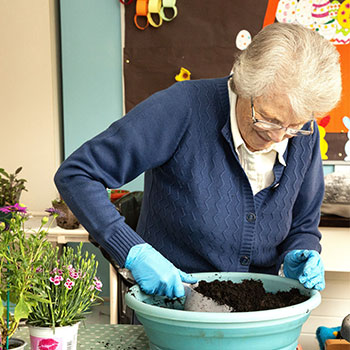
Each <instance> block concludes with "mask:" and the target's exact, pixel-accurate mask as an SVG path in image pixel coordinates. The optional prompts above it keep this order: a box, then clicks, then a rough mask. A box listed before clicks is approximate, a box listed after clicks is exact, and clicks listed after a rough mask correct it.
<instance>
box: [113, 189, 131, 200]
mask: <svg viewBox="0 0 350 350" xmlns="http://www.w3.org/2000/svg"><path fill="white" fill-rule="evenodd" d="M108 192H109V196H110V199H111V201H112V202H114V201H115V200H117V199H119V198H122V197H123V196H125V195H126V194H128V193H130V191H127V190H109V191H108Z"/></svg>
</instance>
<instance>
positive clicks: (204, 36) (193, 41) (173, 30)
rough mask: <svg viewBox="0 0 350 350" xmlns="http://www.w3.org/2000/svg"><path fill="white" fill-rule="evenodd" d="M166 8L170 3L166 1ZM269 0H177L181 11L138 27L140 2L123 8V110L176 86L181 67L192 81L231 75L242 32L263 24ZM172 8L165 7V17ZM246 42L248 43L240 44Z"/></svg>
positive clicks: (250, 32) (164, 2)
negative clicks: (160, 22)
mask: <svg viewBox="0 0 350 350" xmlns="http://www.w3.org/2000/svg"><path fill="white" fill-rule="evenodd" d="M162 5H163V7H164V6H166V5H169V2H166V1H165V0H163V2H162ZM267 5H268V0H245V1H238V0H230V1H221V2H220V4H219V3H218V2H217V1H213V0H208V1H203V0H178V1H177V2H176V7H177V10H178V15H177V16H176V17H175V18H174V19H173V20H172V21H169V22H167V23H163V25H162V26H160V27H159V28H154V27H152V26H148V28H147V29H146V30H139V29H138V28H136V26H135V24H134V21H133V19H134V16H135V10H136V4H135V2H133V3H132V4H131V5H129V6H126V7H125V40H124V42H125V47H124V91H125V100H124V101H125V110H126V111H129V110H130V109H131V108H132V107H133V106H135V105H136V104H137V103H139V102H141V101H142V100H144V99H146V98H147V97H148V96H150V95H151V94H153V93H154V92H156V91H159V90H162V89H165V88H167V87H169V86H170V85H172V84H174V82H175V81H174V77H175V76H176V75H177V74H179V70H180V68H181V67H184V68H186V69H187V70H188V71H190V72H191V79H201V78H217V77H223V76H227V75H229V74H230V71H231V68H232V64H233V61H234V56H235V54H236V53H238V52H240V49H239V48H238V47H237V46H236V38H237V35H238V33H239V32H241V31H243V30H245V31H247V32H249V34H250V36H253V35H255V34H256V33H257V32H258V31H259V30H260V29H261V28H262V26H263V23H264V17H265V13H266V9H267ZM171 11H172V10H171V9H165V13H166V15H167V17H169V18H170V17H171V16H172V12H171ZM242 45H244V44H242Z"/></svg>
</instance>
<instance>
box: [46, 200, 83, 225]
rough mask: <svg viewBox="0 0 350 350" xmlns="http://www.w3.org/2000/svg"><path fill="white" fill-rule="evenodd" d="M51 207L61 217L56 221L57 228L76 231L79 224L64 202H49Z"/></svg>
mask: <svg viewBox="0 0 350 350" xmlns="http://www.w3.org/2000/svg"><path fill="white" fill-rule="evenodd" d="M51 204H52V206H53V207H54V208H55V209H57V210H59V211H60V213H61V215H60V216H59V217H58V218H57V219H56V222H57V226H59V227H61V228H64V229H70V230H72V229H76V228H78V227H79V225H80V223H79V221H78V219H77V218H76V217H75V215H74V214H73V213H72V211H71V210H70V209H69V207H68V205H67V204H66V202H65V201H64V200H63V199H62V198H59V199H55V200H53V201H52V202H51Z"/></svg>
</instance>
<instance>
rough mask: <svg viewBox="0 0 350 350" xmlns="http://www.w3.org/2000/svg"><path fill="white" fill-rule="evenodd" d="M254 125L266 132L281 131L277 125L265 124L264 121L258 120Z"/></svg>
mask: <svg viewBox="0 0 350 350" xmlns="http://www.w3.org/2000/svg"><path fill="white" fill-rule="evenodd" d="M254 125H255V126H256V127H257V128H259V129H264V130H281V127H280V126H279V125H277V124H273V123H269V122H265V121H263V120H258V121H257V122H256V123H254Z"/></svg>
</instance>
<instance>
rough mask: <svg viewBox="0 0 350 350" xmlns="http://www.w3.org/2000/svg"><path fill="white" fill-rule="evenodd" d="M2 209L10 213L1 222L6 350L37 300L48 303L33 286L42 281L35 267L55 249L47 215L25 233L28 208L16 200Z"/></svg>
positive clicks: (1, 344) (0, 336)
mask: <svg viewBox="0 0 350 350" xmlns="http://www.w3.org/2000/svg"><path fill="white" fill-rule="evenodd" d="M0 212H2V213H5V214H8V215H10V219H9V220H7V221H6V223H5V222H0V272H1V273H0V296H1V298H0V299H1V301H0V340H1V341H0V350H4V349H8V348H10V345H11V341H13V339H11V338H12V336H13V335H14V333H15V331H16V329H17V328H18V326H19V323H20V321H21V320H24V319H26V318H27V317H28V315H29V313H30V312H31V310H32V308H33V307H34V306H35V305H36V303H38V302H45V295H44V293H41V291H40V290H36V289H35V288H33V285H36V284H39V281H38V279H39V278H40V277H41V276H40V275H38V274H37V272H36V270H37V269H38V268H39V267H40V265H41V264H42V262H43V260H44V259H45V256H46V255H47V253H48V252H50V251H51V250H52V246H51V244H50V242H48V241H47V240H46V235H47V231H48V229H49V227H50V224H52V221H53V220H52V221H51V223H50V224H49V225H47V224H48V221H49V219H48V218H47V217H44V218H43V219H42V222H41V226H40V228H39V229H38V231H37V232H26V231H25V229H24V222H25V221H26V220H27V215H26V213H27V208H26V207H24V206H22V205H19V204H18V203H16V204H14V205H9V206H4V207H2V208H0ZM57 215H58V214H57V213H53V216H54V217H56V216H57ZM47 226H48V227H47ZM10 302H11V303H12V305H14V312H13V313H11V312H10ZM17 343H18V341H17ZM23 347H24V345H23V344H22V346H21V347H18V349H22V348H23ZM13 348H14V347H13V346H11V349H13Z"/></svg>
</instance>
